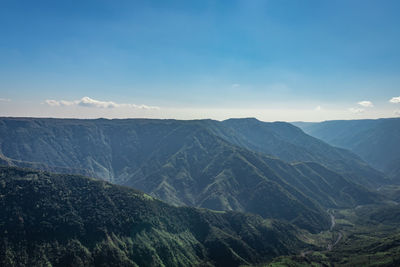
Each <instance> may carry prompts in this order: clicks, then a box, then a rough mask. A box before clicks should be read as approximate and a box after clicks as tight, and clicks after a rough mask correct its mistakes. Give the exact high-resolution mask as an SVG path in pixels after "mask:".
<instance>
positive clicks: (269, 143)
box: [218, 118, 386, 187]
mask: <svg viewBox="0 0 400 267" xmlns="http://www.w3.org/2000/svg"><path fill="white" fill-rule="evenodd" d="M221 124H222V125H223V126H225V128H226V129H227V130H225V131H221V130H220V131H219V132H218V133H221V136H222V137H223V138H225V139H226V140H228V141H229V142H231V143H233V144H236V145H240V146H242V147H245V148H247V149H250V150H253V151H258V152H262V153H265V154H268V155H272V156H275V157H278V158H280V159H282V160H285V161H288V162H298V161H302V162H309V161H311V162H317V163H319V164H322V165H324V166H326V167H327V168H330V169H332V170H334V171H335V172H338V173H340V174H342V175H344V176H346V177H347V178H349V179H350V180H352V181H354V182H356V183H360V184H362V185H364V186H365V185H369V186H371V187H375V186H376V185H380V184H382V183H385V182H386V179H385V177H384V176H383V175H382V173H380V172H378V171H376V170H375V169H373V168H371V167H370V166H368V165H367V164H366V163H365V162H363V161H362V159H361V158H359V157H358V156H356V155H355V154H353V153H351V152H350V151H348V150H345V149H340V148H337V147H333V146H330V145H328V144H327V143H325V142H323V141H321V140H319V139H316V138H314V137H312V136H310V135H307V134H305V133H304V132H303V131H302V130H301V129H299V128H297V127H295V126H293V125H291V124H289V123H286V122H273V123H268V122H262V121H259V120H257V119H253V118H249V119H229V120H226V121H223V122H222V123H221Z"/></svg>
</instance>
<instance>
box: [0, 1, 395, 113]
mask: <svg viewBox="0 0 400 267" xmlns="http://www.w3.org/2000/svg"><path fill="white" fill-rule="evenodd" d="M398 14H400V1H397V0H393V1H389V0H379V1H378V0H374V1H371V0H335V1H331V0H301V1H300V0H274V1H272V0H263V1H261V0H241V1H235V0H230V1H224V0H220V1H217V0H214V1H208V0H202V1H195V0H192V1H189V0H182V1H169V0H163V1H160V0H159V1H151V0H150V1H149V0H148V1H135V0H129V1H128V0H126V1H120V0H114V1H111V0H96V1H94V0H79V1H75V0H64V1H62V0H60V1H54V0H48V1H42V0H35V1H31V0H25V1H20V0H0V116H29V117H61V118H99V117H103V118H138V117H140V118H175V119H205V118H211V119H217V120H223V119H227V118H232V117H256V118H258V119H260V120H264V121H277V120H283V121H322V120H332V119H362V118H381V117H398V116H400V49H399V48H400V16H399V15H398Z"/></svg>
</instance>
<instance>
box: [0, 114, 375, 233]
mask: <svg viewBox="0 0 400 267" xmlns="http://www.w3.org/2000/svg"><path fill="white" fill-rule="evenodd" d="M211 124H212V125H214V126H210V125H211ZM216 124H218V122H215V121H210V120H206V121H175V120H56V119H2V120H1V123H0V137H1V139H0V142H1V152H2V153H3V161H4V162H3V163H7V164H8V165H13V164H14V165H17V166H25V167H36V168H40V169H42V167H44V168H43V169H46V170H54V171H62V172H75V173H84V174H89V175H92V176H94V177H97V178H102V179H105V180H109V181H112V182H114V183H118V184H124V185H129V186H133V187H134V188H138V189H140V190H143V191H144V192H146V193H149V194H151V195H152V196H155V197H157V198H160V199H162V200H165V201H167V202H169V203H172V204H176V205H190V206H195V207H205V208H210V209H215V210H236V211H248V212H253V213H257V214H260V215H262V216H263V217H265V218H267V217H268V218H271V217H272V218H279V219H284V220H287V221H289V222H292V223H295V224H296V225H298V226H300V227H303V228H305V229H308V230H310V231H313V232H315V231H320V230H322V229H326V228H328V227H329V216H328V215H327V214H326V212H325V209H326V208H332V207H351V206H354V205H358V204H366V203H373V202H374V201H375V200H376V196H375V195H374V194H372V193H371V192H369V191H368V190H366V189H365V188H363V187H361V186H358V185H356V184H354V183H353V182H351V181H350V180H349V179H347V178H346V177H344V176H343V175H340V174H338V173H335V172H333V171H330V170H329V169H327V168H325V167H323V166H321V165H319V164H317V163H314V164H312V163H296V164H289V163H285V162H283V161H281V160H278V159H273V158H270V157H267V156H266V155H265V154H261V153H257V152H252V151H250V150H248V149H245V148H241V147H238V146H236V145H233V144H231V143H229V142H228V141H227V140H226V139H224V138H222V137H221V134H218V135H217V134H216V133H215V129H216V128H215V125H216ZM220 129H221V131H224V132H226V129H227V128H226V127H225V126H221V127H220ZM296 129H297V128H296ZM297 131H299V132H300V133H302V132H301V131H300V130H298V129H297ZM41 164H42V165H43V166H42V165H41Z"/></svg>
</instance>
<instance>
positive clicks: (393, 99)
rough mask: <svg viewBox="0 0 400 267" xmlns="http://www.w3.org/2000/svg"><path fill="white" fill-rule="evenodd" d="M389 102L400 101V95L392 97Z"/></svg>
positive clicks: (395, 102)
mask: <svg viewBox="0 0 400 267" xmlns="http://www.w3.org/2000/svg"><path fill="white" fill-rule="evenodd" d="M389 102H390V103H394V104H397V103H400V96H398V97H392V99H390V100H389Z"/></svg>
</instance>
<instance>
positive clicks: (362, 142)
mask: <svg viewBox="0 0 400 267" xmlns="http://www.w3.org/2000/svg"><path fill="white" fill-rule="evenodd" d="M293 124H294V125H296V126H298V127H300V128H302V129H303V130H304V131H305V132H306V133H308V134H310V135H312V136H314V137H317V138H319V139H321V140H323V141H325V142H327V143H329V144H331V145H333V146H337V147H342V148H346V149H349V150H351V151H352V152H354V153H355V154H357V155H359V156H360V157H361V158H362V159H363V160H365V161H366V162H368V164H370V165H371V166H373V167H374V168H376V169H378V170H380V171H382V172H384V173H385V174H386V175H387V176H389V177H391V178H392V179H394V181H396V182H397V183H398V182H400V153H399V151H400V118H390V119H377V120H348V121H324V122H320V123H308V122H296V123H293Z"/></svg>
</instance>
